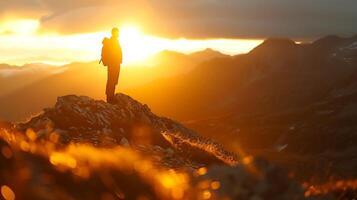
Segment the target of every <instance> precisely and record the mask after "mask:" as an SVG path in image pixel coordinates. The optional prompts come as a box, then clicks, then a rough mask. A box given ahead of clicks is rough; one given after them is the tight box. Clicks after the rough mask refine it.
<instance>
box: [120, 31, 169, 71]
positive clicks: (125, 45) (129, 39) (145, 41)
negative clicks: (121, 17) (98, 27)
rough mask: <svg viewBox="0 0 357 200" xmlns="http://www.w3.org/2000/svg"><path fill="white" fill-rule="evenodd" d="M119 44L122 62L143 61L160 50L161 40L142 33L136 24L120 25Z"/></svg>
mask: <svg viewBox="0 0 357 200" xmlns="http://www.w3.org/2000/svg"><path fill="white" fill-rule="evenodd" d="M119 40H120V44H121V46H122V49H123V59H124V63H126V64H128V63H135V62H141V61H144V60H145V59H146V58H148V57H150V56H151V55H153V54H155V53H157V52H159V51H160V49H161V48H160V46H162V42H160V41H158V40H157V39H155V38H154V37H152V36H150V35H146V34H144V33H143V32H142V31H141V30H140V28H139V27H138V26H135V25H124V26H122V27H120V36H119Z"/></svg>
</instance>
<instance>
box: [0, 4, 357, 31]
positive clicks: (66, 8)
mask: <svg viewBox="0 0 357 200" xmlns="http://www.w3.org/2000/svg"><path fill="white" fill-rule="evenodd" d="M356 8H357V1H356V0H343V1H341V0H299V1H296V0H249V1H246V0H190V1H184V0H131V1H124V0H101V1H97V0H76V1H73V0H62V1H58V0H11V1H1V2H0V17H1V16H6V15H24V16H27V17H28V16H33V17H35V18H38V19H39V20H40V21H41V31H55V32H60V33H62V34H72V33H83V32H92V31H99V30H105V29H109V28H110V27H112V26H114V25H120V24H123V23H132V22H133V23H137V24H139V25H140V26H142V27H143V29H144V31H145V32H148V33H151V34H155V35H160V36H165V37H171V38H173V37H187V38H238V37H247V38H265V37H292V38H313V37H319V36H322V35H327V34H339V35H352V34H356V33H357V12H356Z"/></svg>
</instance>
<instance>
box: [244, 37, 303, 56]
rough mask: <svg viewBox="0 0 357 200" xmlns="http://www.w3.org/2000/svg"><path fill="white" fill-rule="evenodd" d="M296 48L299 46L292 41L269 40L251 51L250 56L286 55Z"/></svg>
mask: <svg viewBox="0 0 357 200" xmlns="http://www.w3.org/2000/svg"><path fill="white" fill-rule="evenodd" d="M295 47H297V44H296V43H295V42H294V41H293V40H291V39H286V38H268V39H266V40H265V41H264V42H263V43H262V44H260V45H259V46H257V47H256V48H254V49H253V50H252V51H250V53H249V54H260V55H265V54H271V53H272V52H273V53H274V52H278V53H284V52H286V51H290V50H292V49H295Z"/></svg>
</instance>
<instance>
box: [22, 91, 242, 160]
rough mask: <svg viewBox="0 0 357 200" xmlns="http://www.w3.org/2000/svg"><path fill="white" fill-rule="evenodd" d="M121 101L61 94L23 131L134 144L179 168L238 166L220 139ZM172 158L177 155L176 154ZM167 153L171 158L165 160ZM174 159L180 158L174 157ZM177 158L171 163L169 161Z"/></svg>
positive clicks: (62, 139) (102, 144)
mask: <svg viewBox="0 0 357 200" xmlns="http://www.w3.org/2000/svg"><path fill="white" fill-rule="evenodd" d="M115 102H116V103H115V104H108V103H106V102H104V101H100V100H94V99H91V98H89V97H86V96H75V95H68V96H63V97H59V98H58V100H57V103H56V105H55V106H54V107H53V108H48V109H45V110H44V112H43V113H42V114H40V115H38V116H37V117H34V118H32V119H31V120H30V121H28V122H27V123H22V124H18V125H17V129H18V130H19V131H26V130H28V129H32V130H33V131H34V132H35V133H37V137H38V138H41V137H45V138H46V137H49V136H50V135H51V133H55V134H57V135H58V136H59V141H60V143H62V144H68V143H90V144H93V145H94V146H96V147H115V146H117V145H122V146H130V147H131V148H133V149H136V150H139V151H141V152H147V153H154V152H156V154H158V152H160V153H159V155H162V156H164V157H162V156H160V158H159V160H161V161H163V162H165V163H164V164H165V165H169V166H171V167H178V166H182V165H184V163H191V165H190V166H196V167H199V166H202V165H204V164H213V163H217V164H219V163H225V164H228V165H236V164H237V163H238V157H237V156H236V155H235V154H233V153H231V152H229V151H227V150H225V149H224V148H223V147H222V146H221V145H220V144H219V143H216V142H214V141H212V140H210V139H207V138H204V137H202V136H200V135H199V134H197V133H195V132H194V131H193V130H190V129H188V128H186V127H184V126H183V125H181V124H180V123H178V122H175V121H174V120H171V119H168V118H165V117H159V116H156V115H155V114H154V113H152V112H151V111H150V109H149V107H148V106H147V105H143V104H141V103H139V102H138V101H136V100H134V99H132V98H131V97H129V96H127V95H125V94H117V95H116V96H115ZM170 157H171V158H170ZM164 158H165V159H164ZM172 158H174V159H172ZM170 160H171V161H174V163H168V162H167V161H170Z"/></svg>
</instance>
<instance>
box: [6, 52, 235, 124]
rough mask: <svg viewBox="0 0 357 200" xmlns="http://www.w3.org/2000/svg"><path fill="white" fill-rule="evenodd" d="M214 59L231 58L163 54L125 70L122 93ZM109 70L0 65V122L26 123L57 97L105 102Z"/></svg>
mask: <svg viewBox="0 0 357 200" xmlns="http://www.w3.org/2000/svg"><path fill="white" fill-rule="evenodd" d="M214 57H229V56H227V55H223V54H221V53H220V52H218V51H213V50H211V49H207V50H204V51H201V52H196V53H194V54H189V55H186V54H182V53H178V52H173V51H163V52H161V53H159V54H157V55H155V56H154V57H153V58H149V59H148V60H147V63H146V64H144V65H145V66H142V65H140V66H139V65H137V66H127V67H123V68H122V70H121V76H120V83H119V86H120V88H119V89H120V90H122V89H123V88H130V87H139V86H142V85H143V84H147V83H149V82H151V81H153V80H156V79H159V78H164V77H172V76H176V75H179V74H182V73H187V72H189V71H190V70H192V69H193V68H194V67H195V66H196V65H197V64H199V63H201V62H204V61H207V60H210V59H212V58H214ZM105 83H106V68H105V67H103V66H101V65H98V63H97V62H90V63H72V64H68V65H65V66H61V67H55V66H50V65H44V64H29V65H25V66H22V67H19V66H10V65H6V64H3V65H0V119H3V120H11V121H17V120H24V119H26V118H27V117H29V116H31V115H34V114H36V113H38V112H39V111H40V110H42V108H44V107H48V106H52V104H53V103H54V102H55V101H56V98H57V96H61V95H66V94H83V95H88V96H91V97H94V98H99V99H104V95H105V92H104V91H105Z"/></svg>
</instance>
